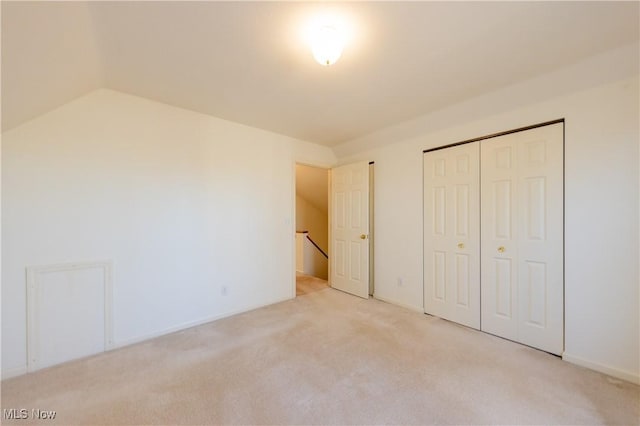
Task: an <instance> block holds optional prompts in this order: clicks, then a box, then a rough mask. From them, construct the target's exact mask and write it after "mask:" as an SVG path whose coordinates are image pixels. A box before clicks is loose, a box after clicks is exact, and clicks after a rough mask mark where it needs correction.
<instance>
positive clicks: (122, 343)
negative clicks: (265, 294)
mask: <svg viewBox="0 0 640 426" xmlns="http://www.w3.org/2000/svg"><path fill="white" fill-rule="evenodd" d="M291 299H293V297H291V296H289V297H284V298H278V299H274V300H272V301H269V302H266V303H257V304H255V305H250V306H248V307H246V308H241V309H236V310H233V311H229V312H225V313H222V314H217V315H212V316H210V317H206V318H201V319H199V320H195V321H187V322H183V323H181V324H178V325H175V326H171V327H168V328H165V329H163V330H160V331H154V332H152V333H149V334H145V335H142V336H138V337H134V338H132V339H126V340H122V341H119V342H118V341H117V342H115V344H114V347H113V348H112V349H120V348H123V347H125V346H130V345H134V344H136V343H140V342H144V341H146V340H150V339H155V338H156V337H160V336H164V335H166V334H171V333H175V332H177V331H182V330H186V329H187V328H191V327H197V326H199V325H202V324H206V323H208V322H212V321H216V320H219V319H222V318H226V317H230V316H233V315H237V314H241V313H244V312H249V311H253V310H255V309H259V308H263V307H265V306H269V305H273V304H276V303H280V302H285V301H287V300H291Z"/></svg>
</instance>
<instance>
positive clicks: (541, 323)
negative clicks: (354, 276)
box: [424, 121, 564, 354]
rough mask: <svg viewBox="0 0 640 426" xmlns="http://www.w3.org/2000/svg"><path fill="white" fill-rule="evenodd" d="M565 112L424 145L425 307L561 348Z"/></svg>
mask: <svg viewBox="0 0 640 426" xmlns="http://www.w3.org/2000/svg"><path fill="white" fill-rule="evenodd" d="M563 132H564V123H563V122H562V121H558V122H554V123H547V124H544V125H537V126H532V127H529V128H526V129H520V130H516V131H511V132H508V133H507V132H506V133H504V134H500V135H497V136H491V137H486V138H480V139H477V140H473V141H470V142H468V143H462V144H456V145H455V146H450V147H443V148H440V149H435V150H429V151H425V153H424V308H425V312H426V313H428V314H431V315H435V316H438V317H441V318H444V319H447V320H450V321H454V322H457V323H460V324H463V325H466V326H468V327H472V328H475V329H479V330H482V331H485V332H487V333H491V334H495V335H497V336H501V337H504V338H507V339H510V340H514V341H516V342H520V343H523V344H526V345H529V346H533V347H536V348H539V349H542V350H544V351H547V352H551V353H554V354H561V353H562V351H563V348H564V335H563V333H564V322H563V320H564V271H563V233H564V231H563V217H564V213H563V199H564V195H563V186H564V181H563V162H564V160H563V155H564V154H563V153H564V149H563V146H564V137H563Z"/></svg>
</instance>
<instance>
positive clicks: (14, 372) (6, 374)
mask: <svg viewBox="0 0 640 426" xmlns="http://www.w3.org/2000/svg"><path fill="white" fill-rule="evenodd" d="M23 374H27V364H25V365H21V366H20V367H13V368H7V369H6V370H2V380H4V379H10V378H12V377H17V376H22V375H23Z"/></svg>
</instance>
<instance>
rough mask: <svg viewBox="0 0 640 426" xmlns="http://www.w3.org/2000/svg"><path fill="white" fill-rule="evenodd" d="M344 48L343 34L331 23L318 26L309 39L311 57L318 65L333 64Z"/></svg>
mask: <svg viewBox="0 0 640 426" xmlns="http://www.w3.org/2000/svg"><path fill="white" fill-rule="evenodd" d="M342 49H344V36H343V35H342V34H341V32H340V31H338V29H337V28H336V27H334V26H332V25H323V26H321V27H319V28H318V29H317V30H316V31H315V34H314V35H313V38H312V40H311V51H312V52H313V57H314V58H315V59H316V61H318V63H319V64H320V65H325V66H329V65H332V64H334V63H335V62H336V61H337V60H338V58H340V55H342Z"/></svg>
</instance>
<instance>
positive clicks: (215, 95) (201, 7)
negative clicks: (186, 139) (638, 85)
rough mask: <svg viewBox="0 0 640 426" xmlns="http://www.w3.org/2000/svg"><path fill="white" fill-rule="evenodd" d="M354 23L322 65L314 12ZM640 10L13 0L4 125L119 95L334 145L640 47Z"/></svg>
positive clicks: (629, 5)
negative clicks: (315, 51)
mask: <svg viewBox="0 0 640 426" xmlns="http://www.w3.org/2000/svg"><path fill="white" fill-rule="evenodd" d="M326 10H329V11H330V12H332V13H336V14H339V15H342V16H343V17H345V18H346V19H347V20H349V21H350V22H351V26H352V28H353V34H354V36H353V38H352V40H351V42H350V44H349V45H348V46H347V48H346V49H345V51H344V54H343V57H342V58H341V59H340V61H338V63H337V64H335V65H334V66H331V67H321V66H319V65H318V64H317V63H316V62H315V61H314V60H313V58H312V56H311V54H310V52H309V49H308V47H307V46H306V45H305V43H304V41H303V40H302V38H301V37H300V29H301V26H303V25H304V23H305V22H306V21H307V20H308V19H309V17H310V16H312V15H313V14H314V13H317V12H322V11H326ZM638 16H639V3H638V2H351V3H334V2H329V3H327V4H319V3H315V2H300V3H295V2H161V1H158V2H86V3H85V2H7V1H3V2H2V128H3V130H7V129H10V128H13V127H15V126H17V125H19V124H21V123H23V122H25V121H27V120H29V119H31V118H34V117H36V116H38V115H40V114H42V113H44V112H46V111H48V110H51V109H53V108H55V107H57V106H59V105H62V104H64V103H66V102H68V101H69V100H71V99H73V98H75V97H78V96H80V95H83V94H85V93H87V92H89V91H91V90H93V89H96V88H99V87H106V88H110V89H114V90H118V91H122V92H126V93H130V94H134V95H138V96H142V97H146V98H149V99H153V100H157V101H160V102H164V103H167V104H171V105H175V106H179V107H183V108H187V109H191V110H194V111H199V112H202V113H206V114H211V115H214V116H217V117H220V118H224V119H227V120H231V121H236V122H239V123H243V124H247V125H250V126H254V127H258V128H262V129H266V130H270V131H273V132H277V133H281V134H284V135H288V136H292V137H295V138H299V139H303V140H307V141H310V142H315V143H319V144H323V145H327V146H335V145H337V144H340V143H342V142H345V141H348V140H352V139H354V138H358V137H362V136H363V135H366V134H369V133H371V132H374V131H376V130H378V129H381V128H384V127H386V126H389V125H393V124H396V123H398V122H401V121H404V120H409V119H411V118H414V117H416V116H419V115H423V114H426V113H429V112H432V111H435V110H438V109H441V108H443V107H445V106H448V105H451V104H454V103H456V102H460V101H462V100H464V99H467V98H470V97H473V96H478V95H480V94H483V93H487V92H490V91H493V90H496V89H498V88H501V87H504V86H507V85H510V84H514V83H516V82H519V81H523V80H525V79H528V78H531V77H534V76H536V75H540V74H543V73H546V72H549V71H551V70H554V69H557V68H560V67H563V66H566V65H569V64H572V63H575V62H578V61H580V60H582V59H584V58H586V57H589V56H592V55H595V54H598V53H601V52H604V51H607V50H610V49H613V48H616V47H618V46H622V45H625V44H628V43H632V42H634V41H636V40H638V38H639V25H640V24H639V19H638Z"/></svg>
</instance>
